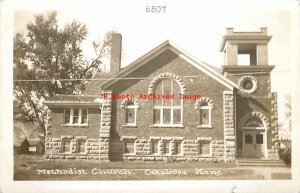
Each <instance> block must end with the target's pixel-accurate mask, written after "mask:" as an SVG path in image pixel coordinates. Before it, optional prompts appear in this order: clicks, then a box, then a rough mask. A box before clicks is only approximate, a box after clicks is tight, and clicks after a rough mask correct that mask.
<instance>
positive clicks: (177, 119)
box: [173, 109, 181, 124]
mask: <svg viewBox="0 0 300 193" xmlns="http://www.w3.org/2000/svg"><path fill="white" fill-rule="evenodd" d="M173 123H174V124H180V123H181V109H173Z"/></svg>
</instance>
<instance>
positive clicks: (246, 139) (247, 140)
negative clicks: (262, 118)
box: [245, 134, 253, 144]
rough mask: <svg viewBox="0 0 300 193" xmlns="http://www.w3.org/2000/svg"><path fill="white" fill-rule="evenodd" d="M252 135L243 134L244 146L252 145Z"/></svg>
mask: <svg viewBox="0 0 300 193" xmlns="http://www.w3.org/2000/svg"><path fill="white" fill-rule="evenodd" d="M252 141H253V140H252V135H251V134H245V144H252Z"/></svg>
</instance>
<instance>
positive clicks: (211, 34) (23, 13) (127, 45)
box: [14, 0, 293, 108]
mask: <svg viewBox="0 0 300 193" xmlns="http://www.w3.org/2000/svg"><path fill="white" fill-rule="evenodd" d="M70 2H71V3H69V4H68V6H66V5H63V4H59V3H58V4H53V3H50V4H42V5H41V6H38V5H30V6H28V5H27V4H23V5H21V6H19V7H20V8H19V9H17V10H16V11H15V20H14V27H15V28H14V29H15V32H24V33H25V31H24V30H26V24H27V23H28V22H29V21H33V18H34V15H36V14H39V13H46V12H47V11H49V10H56V11H57V13H58V23H59V25H61V26H63V25H64V24H66V23H69V22H71V21H73V20H77V21H80V22H82V23H85V24H86V25H87V27H88V31H89V34H88V38H87V40H86V41H85V43H84V45H83V49H84V53H85V56H86V57H88V58H89V57H91V56H93V51H92V50H93V49H92V41H93V40H99V39H101V38H103V37H104V34H105V33H106V32H107V31H110V30H114V31H117V32H120V33H121V34H122V38H123V42H122V44H123V50H124V52H123V56H122V66H123V67H124V66H126V65H128V64H130V63H131V62H133V61H134V60H136V59H137V58H139V57H140V56H142V55H143V54H145V53H147V52H148V51H150V50H151V49H153V48H154V47H156V46H158V45H159V44H160V43H162V42H164V41H165V40H170V41H172V42H174V43H175V44H176V45H178V46H179V47H181V48H182V49H184V50H185V51H186V52H188V53H189V54H191V55H192V56H194V57H195V58H197V59H198V60H200V61H204V62H206V63H208V64H210V65H213V66H216V67H221V66H222V65H223V64H224V61H223V59H224V56H223V53H221V52H220V51H219V47H220V43H221V39H222V37H223V35H225V29H226V28H227V27H233V28H234V30H235V31H259V30H260V27H267V28H268V34H269V35H271V36H272V39H271V41H270V43H269V47H268V50H269V65H275V68H274V70H273V71H272V73H271V77H272V91H275V92H278V103H279V104H278V105H279V108H282V107H283V106H284V95H290V92H291V86H290V85H291V82H290V71H291V65H292V60H291V58H292V57H293V56H292V55H291V53H292V49H293V44H292V42H293V33H292V30H293V20H292V13H291V10H292V9H291V6H290V5H289V3H286V4H282V3H279V4H276V3H274V1H273V3H272V5H271V4H270V3H267V2H269V1H242V3H241V1H240V2H238V1H232V2H231V4H222V3H221V2H219V3H216V2H215V1H212V3H208V2H209V1H205V3H203V1H193V0H190V1H187V2H188V3H182V2H179V1H173V2H172V3H171V2H170V1H145V0H141V1H126V3H125V2H123V1H110V2H105V3H103V4H100V3H98V4H88V3H84V2H83V1H81V0H77V1H76V0H75V1H70ZM128 2H132V3H128ZM148 2H151V3H148ZM148 5H159V6H166V11H165V13H162V12H161V13H147V12H146V6H148ZM106 65H108V64H106Z"/></svg>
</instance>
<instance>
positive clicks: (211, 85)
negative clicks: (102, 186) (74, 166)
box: [45, 28, 279, 162]
mask: <svg viewBox="0 0 300 193" xmlns="http://www.w3.org/2000/svg"><path fill="white" fill-rule="evenodd" d="M270 40H271V36H269V35H268V34H267V29H266V28H261V29H260V31H259V32H236V31H234V30H233V28H227V31H226V34H225V36H224V37H223V39H222V41H221V45H220V51H221V52H223V53H224V65H223V66H222V67H221V68H220V69H218V68H216V67H213V66H210V65H208V64H206V63H204V62H201V61H199V60H197V59H195V58H193V57H192V56H190V55H189V54H188V53H186V52H185V51H184V50H182V49H180V48H178V47H177V46H176V45H174V44H173V43H172V42H170V41H165V42H163V43H162V44H160V45H158V46H157V47H155V48H154V49H152V50H151V51H149V52H148V53H147V54H145V55H143V56H141V57H140V58H138V59H137V60H135V61H134V62H133V63H131V64H130V65H128V66H126V67H125V68H122V69H121V68H120V63H121V47H122V36H121V34H119V33H114V34H112V47H111V60H110V63H111V69H110V73H103V72H98V73H97V74H96V75H95V76H94V77H93V79H92V80H91V81H90V83H89V85H88V86H87V88H86V90H85V91H84V92H83V93H82V95H76V96H75V95H73V96H70V95H56V96H54V97H52V98H50V99H49V100H47V101H46V102H45V104H46V105H47V106H48V107H49V109H50V110H51V113H49V114H48V124H47V129H46V139H45V158H46V159H47V160H54V159H70V160H91V161H99V162H101V161H199V162H230V161H235V160H236V159H237V158H256V159H263V160H277V159H279V158H278V124H277V97H276V93H274V92H271V78H270V73H271V71H272V69H273V68H274V66H271V65H269V63H268V42H269V41H270ZM241 55H243V56H247V57H248V59H249V62H248V65H245V64H240V63H239V60H238V59H239V57H240V56H241Z"/></svg>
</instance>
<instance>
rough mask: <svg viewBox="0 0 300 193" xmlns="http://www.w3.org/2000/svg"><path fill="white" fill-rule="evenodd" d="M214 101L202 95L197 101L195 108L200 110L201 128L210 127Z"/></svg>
mask: <svg viewBox="0 0 300 193" xmlns="http://www.w3.org/2000/svg"><path fill="white" fill-rule="evenodd" d="M213 107H214V106H213V102H212V101H211V100H210V99H209V98H207V97H201V98H200V99H198V100H197V101H196V104H195V108H196V109H198V110H199V126H198V127H199V128H210V127H212V125H211V110H212V109H213Z"/></svg>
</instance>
